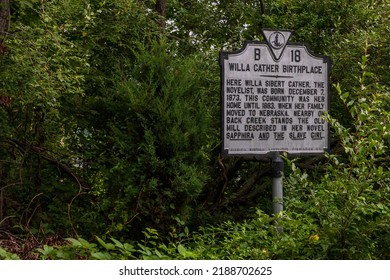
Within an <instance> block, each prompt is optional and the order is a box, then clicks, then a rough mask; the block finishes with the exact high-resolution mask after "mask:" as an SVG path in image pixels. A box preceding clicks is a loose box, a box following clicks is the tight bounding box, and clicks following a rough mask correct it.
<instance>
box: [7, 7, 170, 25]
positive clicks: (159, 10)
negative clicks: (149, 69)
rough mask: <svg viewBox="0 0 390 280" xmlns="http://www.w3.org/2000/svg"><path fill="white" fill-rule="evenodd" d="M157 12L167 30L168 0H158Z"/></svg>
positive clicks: (160, 21)
mask: <svg viewBox="0 0 390 280" xmlns="http://www.w3.org/2000/svg"><path fill="white" fill-rule="evenodd" d="M0 1H1V0H0ZM156 11H157V13H158V14H159V15H160V16H161V19H160V20H159V24H160V26H161V28H162V29H165V17H166V15H167V0H157V1H156Z"/></svg>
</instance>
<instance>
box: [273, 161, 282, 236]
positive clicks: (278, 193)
mask: <svg viewBox="0 0 390 280" xmlns="http://www.w3.org/2000/svg"><path fill="white" fill-rule="evenodd" d="M283 169H284V162H283V159H282V158H281V157H280V155H279V153H275V154H274V155H273V156H272V174H271V175H272V212H273V214H274V215H275V216H276V215H277V214H278V213H280V212H281V211H283ZM278 231H280V232H282V231H283V229H282V228H280V227H278Z"/></svg>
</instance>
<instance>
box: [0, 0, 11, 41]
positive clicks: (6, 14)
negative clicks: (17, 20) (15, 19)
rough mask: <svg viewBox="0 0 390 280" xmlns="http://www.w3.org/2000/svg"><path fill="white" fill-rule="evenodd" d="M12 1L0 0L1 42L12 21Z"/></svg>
mask: <svg viewBox="0 0 390 280" xmlns="http://www.w3.org/2000/svg"><path fill="white" fill-rule="evenodd" d="M9 1H10V0H0V42H2V41H3V38H4V36H5V35H6V34H7V31H8V28H9V21H10V6H9Z"/></svg>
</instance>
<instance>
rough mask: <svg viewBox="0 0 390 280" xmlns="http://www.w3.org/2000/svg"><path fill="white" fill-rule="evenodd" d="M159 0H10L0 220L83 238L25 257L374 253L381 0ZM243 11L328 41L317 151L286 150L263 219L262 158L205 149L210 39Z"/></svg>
mask: <svg viewBox="0 0 390 280" xmlns="http://www.w3.org/2000/svg"><path fill="white" fill-rule="evenodd" d="M168 2H169V3H168V8H167V18H166V28H165V29H162V28H161V26H160V24H159V21H160V16H159V15H158V14H157V12H155V11H154V9H155V8H154V6H155V2H154V1H128V0H116V1H113V0H107V1H101V0H93V1H78V0H67V1H58V0H55V1H36V0H31V1H11V5H12V19H11V23H12V24H11V25H10V26H11V29H10V30H9V32H8V34H7V36H6V37H5V38H4V41H2V42H1V43H2V44H3V43H4V45H5V47H6V50H5V51H4V52H3V48H2V49H1V50H2V51H1V53H0V75H1V79H0V97H5V98H6V99H4V100H9V101H10V102H9V104H8V103H7V104H6V103H5V102H3V103H4V104H3V103H0V191H1V192H2V196H1V197H2V200H1V201H0V210H1V211H0V226H5V227H6V228H9V229H12V231H14V232H15V233H16V231H17V230H16V229H17V228H18V229H22V230H21V232H17V233H19V234H20V235H22V236H23V235H26V234H28V235H33V236H34V237H35V239H37V240H43V239H42V238H44V237H45V236H47V235H56V234H59V235H61V236H78V234H80V236H84V237H85V239H82V238H68V239H67V241H68V244H66V245H62V246H49V245H42V247H41V248H40V249H39V250H38V251H37V252H36V254H38V255H39V257H40V258H42V259H176V258H177V259H202V258H205V259H331V258H334V259H341V258H343V259H354V258H358V259H367V258H373V259H388V258H389V253H388V249H387V248H389V247H390V246H389V245H390V244H389V242H390V238H389V234H388V228H389V226H390V222H389V220H390V218H389V215H390V214H389V213H390V212H389V206H388V205H389V195H388V194H389V169H388V162H389V159H388V154H389V131H390V127H389V126H390V122H389V113H388V112H389V109H390V106H389V104H390V102H389V97H388V95H389V86H390V79H389V78H388V75H387V73H388V65H389V56H388V53H389V46H390V42H389V38H390V37H389V36H388V34H389V32H390V30H389V25H388V18H389V11H390V9H389V3H388V1H385V0H375V1H363V0H359V1H347V0H343V1H333V0H326V1H308V0H296V1H286V0H277V1H263V2H264V6H262V5H261V1H257V0H256V1H255V0H253V1H232V0H224V1H203V0H201V1H168ZM260 28H280V29H290V30H292V31H294V33H293V36H292V38H291V39H290V40H291V41H296V42H299V41H301V42H306V43H307V44H308V45H309V46H310V48H312V50H313V51H314V52H316V53H321V54H326V55H328V56H330V57H331V58H332V62H333V63H332V77H331V81H332V83H334V84H335V86H334V87H332V89H331V93H332V100H331V111H330V112H329V115H328V116H326V118H327V121H328V122H329V123H330V124H331V126H332V128H331V133H332V143H333V144H332V151H333V153H332V154H328V155H326V157H325V158H322V159H321V161H320V162H318V163H317V166H316V168H315V170H314V171H313V170H310V168H309V169H306V168H305V169H303V168H301V169H300V168H298V166H299V163H300V161H301V160H300V159H297V160H294V161H287V162H288V167H287V169H286V174H285V175H286V196H287V198H286V201H285V209H286V212H285V213H283V214H282V215H281V216H280V217H277V218H274V217H270V216H269V215H268V214H267V213H269V212H270V199H269V198H270V190H269V187H268V185H269V183H270V182H269V179H268V178H266V177H267V175H268V174H267V170H268V166H267V163H258V162H244V161H243V160H240V159H225V158H222V157H220V155H219V154H218V149H219V131H218V130H219V126H220V124H219V102H220V101H219V95H220V94H219V68H218V62H217V58H218V51H219V50H220V49H222V48H224V49H227V50H236V49H238V48H240V47H241V46H242V44H243V42H244V41H245V40H262V38H261V34H260ZM362 47H363V51H362ZM356 61H360V63H356ZM254 206H256V208H255V207H254ZM275 222H277V223H278V226H279V227H283V229H284V231H283V232H279V231H278V230H277V227H275V225H274V224H273V223H275ZM198 226H199V227H198ZM91 236H99V237H96V240H95V241H94V242H91V241H90V240H91ZM129 240H130V241H129ZM0 257H1V258H6V259H8V258H16V257H17V256H15V255H14V254H11V253H7V252H6V251H4V250H3V249H0Z"/></svg>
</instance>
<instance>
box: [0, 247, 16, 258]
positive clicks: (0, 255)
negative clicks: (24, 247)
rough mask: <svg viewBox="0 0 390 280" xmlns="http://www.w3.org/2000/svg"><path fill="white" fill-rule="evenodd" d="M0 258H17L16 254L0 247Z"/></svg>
mask: <svg viewBox="0 0 390 280" xmlns="http://www.w3.org/2000/svg"><path fill="white" fill-rule="evenodd" d="M0 260H19V257H18V255H16V254H13V253H10V252H7V251H6V250H4V249H3V248H1V247H0Z"/></svg>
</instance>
